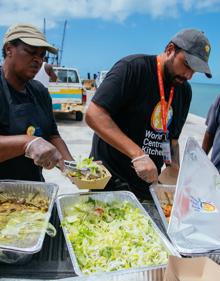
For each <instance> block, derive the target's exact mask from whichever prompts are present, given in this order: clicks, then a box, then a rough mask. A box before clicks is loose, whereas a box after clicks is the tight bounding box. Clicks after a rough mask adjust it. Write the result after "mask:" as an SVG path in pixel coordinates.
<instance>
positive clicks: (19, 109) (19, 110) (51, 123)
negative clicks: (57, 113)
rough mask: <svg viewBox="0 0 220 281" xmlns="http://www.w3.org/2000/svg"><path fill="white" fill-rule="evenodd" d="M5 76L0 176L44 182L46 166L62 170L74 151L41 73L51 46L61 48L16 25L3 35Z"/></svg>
mask: <svg viewBox="0 0 220 281" xmlns="http://www.w3.org/2000/svg"><path fill="white" fill-rule="evenodd" d="M2 51H3V57H4V62H3V65H2V69H1V74H0V76H1V78H0V179H17V180H35V181H43V176H42V168H46V169H52V168H53V167H55V166H56V165H58V166H60V168H61V169H62V168H63V166H64V163H63V159H67V160H72V159H73V158H72V156H71V154H70V152H69V151H68V148H67V146H66V144H65V143H64V141H63V140H62V138H61V137H60V135H59V132H58V129H57V126H56V123H55V120H54V117H53V112H52V102H51V98H50V95H49V93H48V90H47V89H46V88H45V87H44V86H43V85H42V84H41V83H40V82H38V81H36V80H33V77H34V76H35V75H36V74H37V72H38V71H39V69H40V68H41V65H42V63H43V59H44V57H45V54H46V51H48V52H51V53H53V54H56V53H57V49H55V48H54V47H53V46H52V45H50V44H49V43H48V42H47V40H46V38H45V36H44V34H43V33H42V32H41V31H39V30H38V29H37V28H36V27H34V26H32V25H29V24H18V25H14V26H11V27H10V28H9V29H8V30H7V32H6V33H5V36H4V39H3V49H2Z"/></svg>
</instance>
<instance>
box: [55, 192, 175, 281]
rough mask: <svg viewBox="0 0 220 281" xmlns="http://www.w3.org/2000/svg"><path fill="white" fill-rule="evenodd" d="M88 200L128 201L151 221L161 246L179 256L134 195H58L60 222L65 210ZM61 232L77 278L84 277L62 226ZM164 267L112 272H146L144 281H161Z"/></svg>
mask: <svg viewBox="0 0 220 281" xmlns="http://www.w3.org/2000/svg"><path fill="white" fill-rule="evenodd" d="M88 198H92V199H95V200H101V201H104V202H105V203H111V202H112V201H119V202H120V201H121V202H123V201H128V202H129V203H131V204H132V205H133V206H134V207H135V208H139V209H140V211H141V213H142V214H144V216H146V218H148V219H149V220H150V221H151V224H152V227H153V229H154V230H155V231H156V233H157V234H158V237H159V238H160V240H161V243H162V244H163V246H164V248H165V249H166V250H167V251H168V252H169V253H170V254H171V255H176V256H179V254H178V252H177V251H176V250H175V249H174V247H173V246H172V245H171V244H170V242H169V241H168V239H167V238H166V237H165V236H164V234H163V233H162V232H161V231H160V230H159V228H158V227H157V226H156V224H155V223H154V222H153V220H152V219H151V218H150V216H149V215H148V213H147V212H146V211H145V209H144V208H143V207H142V205H141V204H140V203H139V201H138V200H137V198H136V197H135V195H134V194H133V193H131V192H128V191H114V192H94V193H82V194H80V193H78V194H67V195H60V196H58V198H57V201H56V204H57V209H58V215H59V218H60V220H61V222H62V221H63V219H64V217H65V210H66V208H68V207H70V206H74V205H75V204H78V203H79V202H80V200H87V199H88ZM63 232H64V236H65V239H66V243H67V247H68V250H69V253H70V257H71V261H72V264H73V267H74V271H75V273H76V274H77V275H79V276H85V274H84V273H83V272H82V271H81V269H80V266H79V264H78V262H77V258H76V255H75V252H74V249H73V247H72V244H71V241H70V239H69V238H68V232H67V229H66V228H65V227H64V226H63ZM165 267H166V264H163V265H158V266H143V267H139V268H131V269H122V270H117V271H113V272H114V273H118V274H125V273H134V275H137V276H138V274H142V273H141V272H143V270H144V271H146V274H147V276H148V279H146V280H162V276H163V274H164V269H165ZM104 274H105V276H106V275H110V276H111V274H112V272H106V273H104ZM92 275H93V276H95V275H98V273H92V274H91V275H90V276H92Z"/></svg>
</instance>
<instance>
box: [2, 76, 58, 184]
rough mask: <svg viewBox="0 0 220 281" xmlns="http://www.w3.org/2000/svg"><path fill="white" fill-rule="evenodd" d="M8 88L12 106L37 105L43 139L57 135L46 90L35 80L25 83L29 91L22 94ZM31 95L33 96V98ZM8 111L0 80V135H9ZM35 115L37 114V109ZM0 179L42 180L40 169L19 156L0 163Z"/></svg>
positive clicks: (22, 156)
mask: <svg viewBox="0 0 220 281" xmlns="http://www.w3.org/2000/svg"><path fill="white" fill-rule="evenodd" d="M8 88H9V90H10V95H11V99H12V102H13V104H15V105H22V104H24V103H34V105H36V104H37V106H38V107H40V109H41V113H42V115H43V116H40V119H41V120H43V123H44V125H45V128H47V130H46V131H44V134H43V136H42V137H43V138H44V139H46V140H48V139H49V137H50V136H52V135H59V132H58V130H57V126H56V123H55V120H54V116H53V112H52V101H51V97H50V95H49V93H48V90H47V88H45V87H44V86H43V85H42V84H41V83H40V82H39V81H36V80H31V81H29V82H28V83H27V88H28V89H29V90H28V91H26V92H24V93H23V92H17V91H16V90H15V89H13V88H12V87H11V86H10V85H9V84H8ZM30 91H31V94H30ZM32 95H34V98H33V96H32ZM35 108H36V107H35ZM9 110H10V109H9V105H8V102H7V99H6V96H5V93H4V92H3V86H2V81H1V79H0V135H10V134H9V133H8V132H9V115H10V112H9ZM36 114H38V112H37V109H36ZM41 122H42V121H41ZM21 134H26V132H22V133H21ZM0 149H1V148H0ZM0 179H19V180H43V178H42V169H41V168H40V167H37V166H35V165H34V162H33V160H32V159H28V158H26V157H25V156H24V155H21V156H19V157H15V158H13V159H10V160H7V161H4V162H1V163H0Z"/></svg>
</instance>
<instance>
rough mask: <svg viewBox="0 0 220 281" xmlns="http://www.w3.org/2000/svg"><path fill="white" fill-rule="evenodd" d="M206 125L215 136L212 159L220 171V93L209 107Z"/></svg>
mask: <svg viewBox="0 0 220 281" xmlns="http://www.w3.org/2000/svg"><path fill="white" fill-rule="evenodd" d="M206 125H207V131H208V132H209V133H210V134H211V135H213V136H214V140H213V147H212V155H211V161H212V162H213V164H214V165H215V166H216V168H217V169H218V171H219V172H220V150H219V145H220V95H219V96H218V97H217V98H216V100H215V102H214V103H213V104H212V106H211V107H210V109H209V112H208V116H207V119H206Z"/></svg>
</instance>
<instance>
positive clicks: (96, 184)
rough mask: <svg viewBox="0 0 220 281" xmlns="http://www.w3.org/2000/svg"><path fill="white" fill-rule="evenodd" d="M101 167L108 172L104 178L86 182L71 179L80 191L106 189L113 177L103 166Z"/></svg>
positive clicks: (75, 178)
mask: <svg viewBox="0 0 220 281" xmlns="http://www.w3.org/2000/svg"><path fill="white" fill-rule="evenodd" d="M101 167H102V169H103V170H104V171H105V172H106V176H105V177H104V178H99V179H93V180H84V179H79V178H77V177H70V176H69V178H70V180H71V181H72V182H73V183H74V184H75V185H76V186H77V187H78V188H79V189H104V188H105V186H106V184H107V183H108V181H109V180H110V178H111V176H112V175H111V174H110V172H109V171H108V170H107V169H106V168H105V167H104V166H103V165H101Z"/></svg>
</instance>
